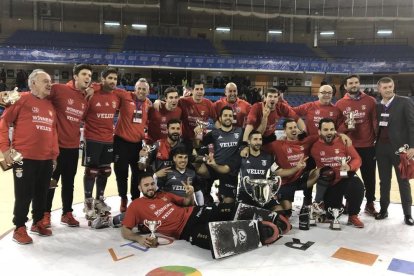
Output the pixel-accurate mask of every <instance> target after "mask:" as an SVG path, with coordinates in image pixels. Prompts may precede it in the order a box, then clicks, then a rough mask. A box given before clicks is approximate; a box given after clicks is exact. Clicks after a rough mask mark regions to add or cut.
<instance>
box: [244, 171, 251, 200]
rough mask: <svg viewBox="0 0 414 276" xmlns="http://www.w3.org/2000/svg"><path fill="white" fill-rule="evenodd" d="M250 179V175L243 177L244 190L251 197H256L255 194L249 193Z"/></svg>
mask: <svg viewBox="0 0 414 276" xmlns="http://www.w3.org/2000/svg"><path fill="white" fill-rule="evenodd" d="M249 181H250V177H249V176H247V175H246V176H245V177H243V178H242V184H243V188H244V191H245V192H246V193H247V194H248V195H249V196H250V197H251V198H254V197H253V194H250V193H249V190H248V189H247V187H246V182H249Z"/></svg>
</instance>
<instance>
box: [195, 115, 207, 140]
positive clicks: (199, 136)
mask: <svg viewBox="0 0 414 276" xmlns="http://www.w3.org/2000/svg"><path fill="white" fill-rule="evenodd" d="M196 124H197V126H198V127H199V128H200V129H201V131H200V133H198V134H197V135H196V139H197V140H203V136H204V130H205V129H206V128H207V127H208V122H204V121H202V120H199V119H197V120H196Z"/></svg>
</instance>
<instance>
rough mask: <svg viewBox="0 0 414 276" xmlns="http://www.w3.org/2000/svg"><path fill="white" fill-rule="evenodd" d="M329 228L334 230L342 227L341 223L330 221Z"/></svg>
mask: <svg viewBox="0 0 414 276" xmlns="http://www.w3.org/2000/svg"><path fill="white" fill-rule="evenodd" d="M329 228H330V229H331V230H336V231H338V230H342V229H341V225H340V224H339V223H331V225H330V226H329Z"/></svg>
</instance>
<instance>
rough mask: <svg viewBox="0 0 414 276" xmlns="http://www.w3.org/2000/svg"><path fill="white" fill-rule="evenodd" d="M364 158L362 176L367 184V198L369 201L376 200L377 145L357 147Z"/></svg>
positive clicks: (365, 184)
mask: <svg viewBox="0 0 414 276" xmlns="http://www.w3.org/2000/svg"><path fill="white" fill-rule="evenodd" d="M356 150H357V152H358V154H359V156H361V159H362V165H361V168H360V170H361V176H362V180H363V181H364V186H365V198H366V199H367V202H373V201H375V169H376V165H377V163H376V160H375V147H367V148H356Z"/></svg>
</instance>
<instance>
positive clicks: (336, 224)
mask: <svg viewBox="0 0 414 276" xmlns="http://www.w3.org/2000/svg"><path fill="white" fill-rule="evenodd" d="M328 212H329V213H330V214H331V215H332V216H333V218H334V219H333V221H331V225H330V226H329V228H331V229H332V230H341V223H339V220H338V217H339V216H340V215H341V214H342V213H343V212H344V208H341V209H338V208H331V207H329V208H328Z"/></svg>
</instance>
